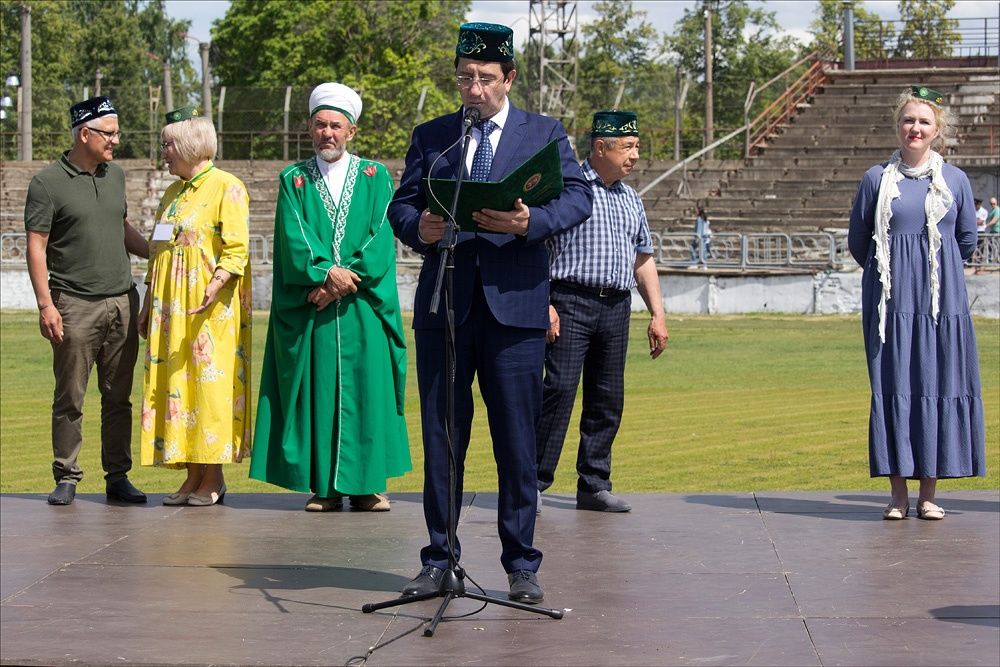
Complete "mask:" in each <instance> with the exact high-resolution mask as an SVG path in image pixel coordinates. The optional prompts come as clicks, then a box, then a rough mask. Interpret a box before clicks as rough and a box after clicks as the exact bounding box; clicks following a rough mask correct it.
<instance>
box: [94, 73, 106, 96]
mask: <svg viewBox="0 0 1000 667" xmlns="http://www.w3.org/2000/svg"><path fill="white" fill-rule="evenodd" d="M103 78H104V75H103V74H101V68H100V67H98V68H97V71H96V72H94V97H100V96H101V79H103Z"/></svg>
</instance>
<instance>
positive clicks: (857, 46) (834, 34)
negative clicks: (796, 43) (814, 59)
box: [809, 0, 896, 60]
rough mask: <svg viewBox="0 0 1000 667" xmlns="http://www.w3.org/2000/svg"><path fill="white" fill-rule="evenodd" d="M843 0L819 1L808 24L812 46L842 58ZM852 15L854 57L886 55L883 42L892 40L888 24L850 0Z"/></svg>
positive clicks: (868, 58)
mask: <svg viewBox="0 0 1000 667" xmlns="http://www.w3.org/2000/svg"><path fill="white" fill-rule="evenodd" d="M845 4H846V3H845V2H844V0H819V2H818V3H817V5H816V18H815V19H814V20H813V22H812V23H810V24H809V28H810V32H812V34H813V35H814V37H815V41H814V42H813V48H824V49H826V50H827V51H828V52H829V53H830V54H832V55H833V56H834V58H838V59H843V52H844V5H845ZM850 4H851V8H852V9H853V14H854V57H855V59H857V60H875V59H877V58H884V57H886V48H885V47H886V44H888V43H890V42H891V41H892V40H894V39H895V35H896V31H895V28H894V27H893V25H892V24H891V23H883V22H882V21H881V19H880V18H879V16H878V15H877V14H874V13H872V12H869V11H868V10H867V9H865V8H864V7H862V6H861V2H858V1H857V0H852V1H851V3H850Z"/></svg>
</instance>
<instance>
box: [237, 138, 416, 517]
mask: <svg viewBox="0 0 1000 667" xmlns="http://www.w3.org/2000/svg"><path fill="white" fill-rule="evenodd" d="M341 159H350V161H351V162H350V164H349V165H348V170H347V179H346V181H345V183H344V191H343V194H342V195H341V198H340V201H339V202H334V201H333V200H332V197H331V195H330V192H329V190H328V188H327V187H326V183H325V182H324V180H323V177H322V175H321V173H320V170H319V167H318V166H317V162H316V158H310V159H308V160H305V161H303V162H299V163H297V164H294V165H291V166H289V167H286V168H285V169H284V170H283V171H282V172H281V176H280V177H279V190H278V202H277V211H276V213H275V219H274V248H273V257H274V278H273V284H272V291H271V317H270V324H269V326H268V330H267V340H266V343H265V346H264V365H263V370H262V372H261V380H260V397H259V399H258V402H257V422H256V426H255V429H254V450H253V460H252V462H251V465H250V477H252V478H254V479H259V480H262V481H265V482H269V483H271V484H276V485H278V486H282V487H285V488H288V489H293V490H295V491H312V492H313V493H315V494H317V495H319V496H322V497H335V496H338V495H363V494H369V493H378V492H382V491H385V486H386V479H387V478H389V477H396V476H398V475H402V474H403V473H405V472H407V471H408V470H410V468H411V466H410V450H409V444H408V440H407V436H406V422H405V420H404V417H403V393H404V385H405V381H406V344H405V339H404V337H403V324H402V318H401V316H400V310H399V294H398V293H397V291H396V248H395V241H394V237H393V233H392V228H391V227H390V226H389V222H388V221H387V220H386V216H385V212H386V208H387V206H388V205H389V200H390V199H391V198H392V192H393V186H392V178H391V177H390V176H389V172H388V171H387V170H386V168H385V166H383V165H381V164H379V163H377V162H371V161H368V160H362V159H359V158H358V157H357V156H353V155H348V154H346V153H345V154H344V157H343V158H341ZM333 266H339V267H343V268H347V269H350V270H351V271H354V272H355V273H356V274H358V276H359V277H360V278H361V283H360V284H359V285H358V291H357V293H355V294H350V295H348V296H345V297H344V298H343V299H341V300H340V301H339V302H337V301H334V302H332V303H330V304H329V305H328V306H327V307H326V308H324V309H323V310H317V309H316V306H315V305H314V304H312V303H310V302H309V301H307V297H308V295H309V292H311V291H312V290H313V289H314V288H316V287H318V286H320V285H322V284H323V282H324V281H325V280H326V274H327V271H328V270H329V269H330V268H331V267H333Z"/></svg>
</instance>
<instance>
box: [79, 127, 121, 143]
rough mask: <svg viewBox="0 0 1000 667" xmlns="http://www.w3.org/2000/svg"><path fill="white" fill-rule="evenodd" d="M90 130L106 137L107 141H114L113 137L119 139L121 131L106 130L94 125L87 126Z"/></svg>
mask: <svg viewBox="0 0 1000 667" xmlns="http://www.w3.org/2000/svg"><path fill="white" fill-rule="evenodd" d="M87 129H88V130H90V131H91V132H97V133H98V134H99V135H101V136H102V137H104V138H105V139H107V140H108V141H114V140H115V139H121V138H122V133H121V132H119V131H117V130H116V131H114V132H108V131H107V130H98V129H97V128H96V127H88V128H87Z"/></svg>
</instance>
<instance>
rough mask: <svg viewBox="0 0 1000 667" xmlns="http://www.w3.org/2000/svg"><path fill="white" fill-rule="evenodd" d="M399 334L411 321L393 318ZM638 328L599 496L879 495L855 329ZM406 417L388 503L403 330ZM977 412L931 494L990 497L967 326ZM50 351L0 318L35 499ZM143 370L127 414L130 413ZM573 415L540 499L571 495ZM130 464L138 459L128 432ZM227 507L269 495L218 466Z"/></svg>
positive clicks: (93, 459)
mask: <svg viewBox="0 0 1000 667" xmlns="http://www.w3.org/2000/svg"><path fill="white" fill-rule="evenodd" d="M407 319H409V318H408V317H407ZM647 322H648V320H647V319H646V318H645V317H642V316H640V315H638V314H636V315H634V316H633V318H632V324H631V328H630V345H629V351H628V359H627V365H626V371H625V414H624V416H623V419H622V425H621V429H620V431H619V433H618V437H617V438H616V440H615V447H614V466H613V477H612V478H613V481H614V484H615V489H618V490H621V491H625V492H671V493H692V492H706V491H724V492H737V491H751V490H754V491H764V490H794V489H802V490H816V489H838V490H843V489H878V490H880V491H884V490H885V489H886V487H887V484H886V482H885V480H883V479H871V478H869V476H868V458H867V457H868V449H867V444H866V443H867V437H868V436H867V422H868V407H869V396H870V389H869V386H868V375H867V372H866V369H865V357H864V348H863V344H862V341H861V327H860V324H859V322H858V318H857V316H822V317H817V316H774V315H751V316H738V317H720V316H712V317H678V316H670V317H669V318H668V325H669V327H670V344H669V346H668V347H667V351H666V352H665V353H664V355H663V356H662V357H660V358H659V359H657V360H655V361H653V360H650V359H649V356H648V354H647V353H646V349H647V347H646V336H645V327H646V324H647ZM408 324H409V322H406V325H407V326H406V333H407V340H408V345H409V348H410V354H409V356H408V364H409V368H408V370H407V373H408V375H407V377H408V378H409V382H408V383H407V387H406V417H407V428H408V429H409V433H410V452H411V457H412V459H413V472H411V473H409V474H407V475H405V476H404V477H401V478H397V479H393V480H390V482H389V490H390V492H400V491H419V490H420V489H421V487H422V484H423V475H422V473H421V470H422V462H423V459H422V453H421V446H420V416H419V409H418V407H419V400H418V396H417V382H416V377H417V376H416V370H415V367H414V363H415V362H414V354H413V352H412V350H413V338H412V330H411V329H410V328H409V326H408ZM976 333H977V334H978V339H979V363H980V370H981V376H982V381H983V396H984V405H985V409H986V435H987V445H986V446H987V450H986V453H987V468H988V472H989V476H988V477H985V478H981V477H980V478H971V479H963V480H947V481H944V482H942V483H941V489H942V490H945V489H948V490H952V489H996V488H997V485H998V484H1000V401H998V400H997V395H998V393H1000V324H998V321H997V320H995V319H982V318H977V319H976ZM266 335H267V315H266V313H257V314H256V315H255V316H254V346H253V368H254V371H253V372H254V374H255V377H256V374H259V372H260V363H261V357H262V356H263V351H264V344H263V343H264V338H265V336H266ZM51 364H52V352H51V349H50V348H49V345H48V344H47V343H46V342H45V341H44V340H43V339H42V338H41V336H40V335H39V333H38V325H37V316H36V315H35V314H34V313H26V312H11V311H5V312H4V313H3V314H2V316H0V386H2V388H3V397H4V401H3V411H2V412H0V491H2V492H4V493H20V492H33V493H43V492H44V493H47V492H49V491H50V490H51V487H52V476H51V472H50V470H51V456H52V450H51V448H50V446H49V410H50V409H51V402H52V398H51V397H52V373H51V371H50V368H51ZM96 384H97V382H96V378H92V381H91V383H90V388H89V390H88V395H87V402H86V404H85V406H84V419H83V428H84V445H83V452H82V456H81V465H82V466H83V468H84V470H85V471H86V475H87V476H86V478H85V479H84V481H83V485H82V486H81V487H80V489H81V493H93V492H97V491H100V490H101V488H102V484H103V480H102V479H101V472H100V471H101V466H100V447H99V444H98V443H99V433H100V423H99V417H98V415H99V410H100V397H99V395H98V392H97V387H96ZM141 385H142V364H137V365H136V381H135V387H134V390H133V391H134V395H133V405H139V403H140V400H139V393H140V391H141ZM473 391H474V394H475V398H474V400H475V401H476V404H477V406H479V408H478V409H477V411H476V415H475V418H474V420H473V426H472V441H471V442H472V444H471V445H470V447H469V456H468V461H467V463H466V471H465V480H466V483H465V486H466V489H468V490H477V491H491V490H496V464H495V462H494V461H493V455H492V450H491V448H490V446H489V432H488V427H487V423H486V414H485V412H486V411H485V410H483V409H481V406H482V400H481V398H480V397H479V395H478V391H477V390H475V389H474V390H473ZM579 415H580V406H579V405H577V406H576V409H575V411H574V416H573V420H572V422H571V427H570V430H569V434H568V436H567V441H566V444H565V446H564V447H563V456H562V461H561V462H560V465H559V468H558V470H557V472H556V480H555V485H554V487H553V490H554V491H555V492H571V491H573V490H574V489H575V488H576V471H575V459H576V450H577V447H576V440H577V437H578V436H577V434H578V429H579ZM134 429H135V431H134V435H133V451H134V452H136V455H135V458H136V460H137V459H138V456H137V453H138V447H139V445H138V420H136V423H135V425H134ZM130 477H131V478H132V479H133V480H135V482H136V484H137V485H138V486H139V487H140V488H142V489H144V490H146V491H149V492H153V493H163V492H171V491H174V490H176V488H177V487H178V486H179V485H180V482H181V480H182V479H183V472H180V471H173V470H164V469H159V468H149V467H140V466H138V465H136V467H135V468H134V469H133V472H132V474H131V475H130ZM226 483H227V485H228V486H229V488H230V490H232V491H233V492H234V493H235V492H247V491H268V492H274V491H280V489H278V488H276V487H273V486H269V485H267V484H263V483H260V482H256V481H251V480H249V479H247V464H246V463H243V464H241V465H233V466H227V468H226Z"/></svg>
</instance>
